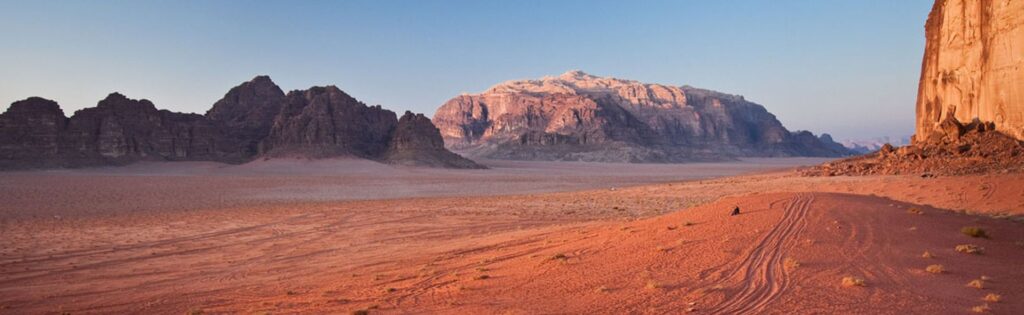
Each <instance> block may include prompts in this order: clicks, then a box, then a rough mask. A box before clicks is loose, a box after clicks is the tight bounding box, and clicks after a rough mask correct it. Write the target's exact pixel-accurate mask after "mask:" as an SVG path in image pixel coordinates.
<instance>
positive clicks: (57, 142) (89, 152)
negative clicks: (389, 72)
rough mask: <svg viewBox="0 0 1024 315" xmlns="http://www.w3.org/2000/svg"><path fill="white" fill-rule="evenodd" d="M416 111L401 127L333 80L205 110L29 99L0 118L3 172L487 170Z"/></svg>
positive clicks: (251, 88) (261, 89) (255, 85)
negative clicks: (347, 162) (272, 165)
mask: <svg viewBox="0 0 1024 315" xmlns="http://www.w3.org/2000/svg"><path fill="white" fill-rule="evenodd" d="M419 117H421V118H422V119H414V118H409V119H406V120H408V122H406V123H405V124H404V125H403V122H400V121H399V120H398V119H397V117H396V115H395V113H394V112H392V111H389V110H386V109H382V108H381V107H380V106H373V107H370V106H366V105H365V104H363V103H361V102H359V101H357V100H355V99H354V98H352V97H351V96H349V95H347V94H345V93H344V92H342V91H341V90H339V89H338V88H337V87H334V86H328V87H313V88H310V89H308V90H304V91H292V92H290V93H288V94H287V95H285V94H284V93H283V92H282V91H281V89H280V88H279V87H277V85H275V84H274V83H273V81H271V80H270V78H269V77H266V76H260V77H256V78H255V79H253V80H252V81H249V82H246V83H243V84H242V85H240V86H238V87H235V88H233V89H231V90H230V91H229V92H228V93H227V94H226V95H225V96H224V98H223V99H221V100H219V101H217V102H216V103H215V104H214V106H213V108H211V109H210V111H209V112H207V115H206V116H202V115H197V114H183V113H174V112H170V111H167V110H157V109H156V106H154V105H153V103H151V102H150V101H148V100H133V99H129V98H127V97H125V96H124V95H121V94H118V93H112V94H110V95H109V96H107V98H105V99H103V100H102V101H100V102H99V103H98V104H97V106H96V107H92V108H86V109H82V110H79V111H77V112H75V114H74V115H72V116H71V118H68V117H66V116H64V112H63V111H61V109H60V106H59V105H58V104H57V103H56V102H53V101H50V100H46V99H43V98H39V97H32V98H28V99H25V100H22V101H18V102H15V103H13V104H11V107H10V108H9V109H8V110H7V111H6V112H5V113H3V114H0V169H26V168H55V167H82V166H100V165H124V164H129V163H133V162H137V161H142V160H154V161H218V162H225V163H243V162H247V161H250V160H253V159H255V158H259V157H285V156H287V157H302V158H326V157H337V156H347V157H359V158H367V159H373V160H378V161H381V162H385V163H393V164H402V165H424V166H436V167H455V168H481V166H480V165H478V164H476V163H474V162H472V161H469V160H466V159H464V158H462V157H460V156H458V155H456V154H454V153H451V152H450V151H447V150H446V149H444V144H443V143H442V142H440V141H439V139H440V136H439V135H438V134H437V129H436V128H434V127H433V125H432V124H431V123H430V120H429V119H426V118H425V117H422V116H419ZM417 133H423V134H417Z"/></svg>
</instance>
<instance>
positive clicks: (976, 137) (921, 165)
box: [801, 117, 1024, 177]
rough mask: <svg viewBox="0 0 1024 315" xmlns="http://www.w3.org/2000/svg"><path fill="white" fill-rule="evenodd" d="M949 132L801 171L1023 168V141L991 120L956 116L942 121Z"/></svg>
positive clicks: (984, 171)
mask: <svg viewBox="0 0 1024 315" xmlns="http://www.w3.org/2000/svg"><path fill="white" fill-rule="evenodd" d="M942 125H943V126H945V128H947V130H949V133H948V134H946V135H944V136H943V137H942V138H940V139H935V140H934V141H929V142H917V143H914V144H912V145H908V146H904V147H899V148H894V147H893V146H892V145H888V144H886V145H884V146H883V147H882V148H881V149H879V150H878V151H877V152H873V153H870V154H867V155H863V156H858V157H853V158H848V159H843V160H839V161H833V162H830V163H826V164H823V165H820V166H816V167H813V168H808V169H804V170H801V173H802V174H803V175H805V176H838V175H920V176H924V177H928V176H938V175H968V174H987V173H1010V172H1013V173H1018V172H1022V171H1024V142H1022V141H1019V140H1017V139H1014V138H1012V137H1010V136H1007V135H1006V134H1003V133H1000V132H998V131H995V130H994V126H993V124H992V123H991V122H981V121H980V120H975V121H973V122H971V123H969V124H966V125H964V124H961V123H960V122H959V121H957V120H956V119H955V118H953V117H947V118H946V120H944V121H943V123H942Z"/></svg>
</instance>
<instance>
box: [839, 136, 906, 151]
mask: <svg viewBox="0 0 1024 315" xmlns="http://www.w3.org/2000/svg"><path fill="white" fill-rule="evenodd" d="M839 143H840V144H842V145H843V146H844V147H846V148H848V149H850V150H852V151H854V152H857V154H865V153H870V152H875V151H878V149H881V148H882V146H884V145H885V144H886V143H888V144H891V145H893V146H897V147H899V146H905V145H908V144H910V136H902V137H878V138H870V139H848V140H843V141H839Z"/></svg>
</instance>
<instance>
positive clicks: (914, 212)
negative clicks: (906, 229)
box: [907, 208, 924, 214]
mask: <svg viewBox="0 0 1024 315" xmlns="http://www.w3.org/2000/svg"><path fill="white" fill-rule="evenodd" d="M907 213H910V214H924V211H922V210H921V209H918V208H910V209H907Z"/></svg>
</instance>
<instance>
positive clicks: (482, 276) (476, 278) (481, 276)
mask: <svg viewBox="0 0 1024 315" xmlns="http://www.w3.org/2000/svg"><path fill="white" fill-rule="evenodd" d="M490 278H491V276H488V275H478V276H476V277H473V280H487V279H490Z"/></svg>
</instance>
